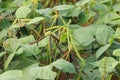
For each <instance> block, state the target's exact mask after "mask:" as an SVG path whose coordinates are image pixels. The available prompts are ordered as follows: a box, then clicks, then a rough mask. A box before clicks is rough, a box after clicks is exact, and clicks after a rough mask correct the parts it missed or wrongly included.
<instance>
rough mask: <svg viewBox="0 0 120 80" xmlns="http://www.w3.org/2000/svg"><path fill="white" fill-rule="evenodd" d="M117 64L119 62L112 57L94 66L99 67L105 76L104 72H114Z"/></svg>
mask: <svg viewBox="0 0 120 80" xmlns="http://www.w3.org/2000/svg"><path fill="white" fill-rule="evenodd" d="M117 64H118V61H116V60H115V59H114V58H112V57H104V58H103V59H101V60H99V61H96V62H94V63H93V65H94V66H97V67H99V71H100V73H101V74H104V72H107V73H110V72H112V71H114V68H115V67H116V66H117Z"/></svg>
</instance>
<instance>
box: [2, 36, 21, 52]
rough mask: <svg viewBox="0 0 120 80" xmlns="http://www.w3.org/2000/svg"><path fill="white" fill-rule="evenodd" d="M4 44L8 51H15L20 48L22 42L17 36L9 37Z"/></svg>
mask: <svg viewBox="0 0 120 80" xmlns="http://www.w3.org/2000/svg"><path fill="white" fill-rule="evenodd" d="M3 46H4V48H5V50H6V51H9V52H11V53H13V52H15V51H16V50H17V49H18V47H19V46H20V43H19V40H18V39H16V38H9V39H7V40H6V41H4V43H3Z"/></svg>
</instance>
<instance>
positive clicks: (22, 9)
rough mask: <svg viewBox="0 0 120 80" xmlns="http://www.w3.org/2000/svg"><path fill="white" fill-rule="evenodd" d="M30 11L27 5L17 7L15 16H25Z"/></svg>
mask: <svg viewBox="0 0 120 80" xmlns="http://www.w3.org/2000/svg"><path fill="white" fill-rule="evenodd" d="M30 12H31V10H30V8H29V7H27V6H22V7H20V8H18V9H17V11H16V13H15V16H16V17H17V18H26V16H27V15H28V14H29V13H30Z"/></svg>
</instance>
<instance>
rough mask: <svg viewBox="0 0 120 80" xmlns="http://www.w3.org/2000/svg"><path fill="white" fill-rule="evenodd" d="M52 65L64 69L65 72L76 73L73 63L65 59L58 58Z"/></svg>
mask: <svg viewBox="0 0 120 80" xmlns="http://www.w3.org/2000/svg"><path fill="white" fill-rule="evenodd" d="M51 65H52V66H54V67H56V68H57V69H59V70H62V71H63V72H68V73H76V70H75V68H74V66H73V64H72V63H70V62H68V61H66V60H64V59H58V60H57V61H55V62H53V63H52V64H51Z"/></svg>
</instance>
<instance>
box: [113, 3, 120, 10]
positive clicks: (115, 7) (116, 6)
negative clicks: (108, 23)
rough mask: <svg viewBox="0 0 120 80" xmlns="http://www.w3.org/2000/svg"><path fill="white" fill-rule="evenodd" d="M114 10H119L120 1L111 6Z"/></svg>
mask: <svg viewBox="0 0 120 80" xmlns="http://www.w3.org/2000/svg"><path fill="white" fill-rule="evenodd" d="M113 10H114V11H120V3H117V4H115V5H114V6H113Z"/></svg>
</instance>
